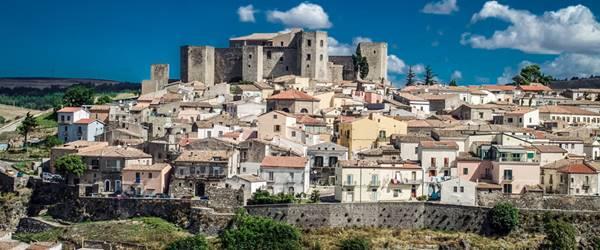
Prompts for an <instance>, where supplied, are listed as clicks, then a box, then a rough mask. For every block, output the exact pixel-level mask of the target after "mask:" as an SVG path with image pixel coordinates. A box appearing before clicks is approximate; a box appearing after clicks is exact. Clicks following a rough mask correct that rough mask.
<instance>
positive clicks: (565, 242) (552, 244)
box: [544, 220, 577, 249]
mask: <svg viewBox="0 0 600 250" xmlns="http://www.w3.org/2000/svg"><path fill="white" fill-rule="evenodd" d="M544 232H545V233H546V243H545V244H546V245H547V247H548V249H577V240H576V239H575V236H576V231H575V228H574V227H573V225H571V224H569V223H566V222H564V221H557V220H550V221H549V222H547V223H546V224H544Z"/></svg>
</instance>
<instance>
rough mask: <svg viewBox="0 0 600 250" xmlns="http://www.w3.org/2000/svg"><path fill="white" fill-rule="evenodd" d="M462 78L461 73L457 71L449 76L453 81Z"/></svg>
mask: <svg viewBox="0 0 600 250" xmlns="http://www.w3.org/2000/svg"><path fill="white" fill-rule="evenodd" d="M462 77H463V76H462V72H460V71H459V70H455V71H454V72H452V75H450V79H454V80H459V79H462Z"/></svg>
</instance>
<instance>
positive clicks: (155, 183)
mask: <svg viewBox="0 0 600 250" xmlns="http://www.w3.org/2000/svg"><path fill="white" fill-rule="evenodd" d="M171 168H172V167H171V165H169V164H167V163H155V164H152V165H129V166H127V167H125V168H123V173H122V175H123V191H124V192H126V193H132V194H136V195H154V194H166V193H167V191H168V190H167V187H168V186H169V172H170V171H171Z"/></svg>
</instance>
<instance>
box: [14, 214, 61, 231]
mask: <svg viewBox="0 0 600 250" xmlns="http://www.w3.org/2000/svg"><path fill="white" fill-rule="evenodd" d="M54 228H56V227H55V226H53V225H51V224H49V223H46V222H44V221H41V220H38V219H36V218H31V217H27V218H22V219H21V220H20V221H19V225H18V226H17V230H16V231H15V232H16V233H39V232H44V231H48V230H51V229H54Z"/></svg>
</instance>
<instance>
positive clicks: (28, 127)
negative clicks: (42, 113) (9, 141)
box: [17, 112, 38, 149]
mask: <svg viewBox="0 0 600 250" xmlns="http://www.w3.org/2000/svg"><path fill="white" fill-rule="evenodd" d="M37 126H38V123H37V120H36V119H35V117H33V115H31V113H29V112H27V115H25V118H24V119H23V121H22V122H21V125H19V127H17V131H18V132H19V134H20V135H22V136H23V137H24V139H23V147H24V148H25V149H27V136H28V135H29V133H31V131H33V130H34V129H35V127H37Z"/></svg>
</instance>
